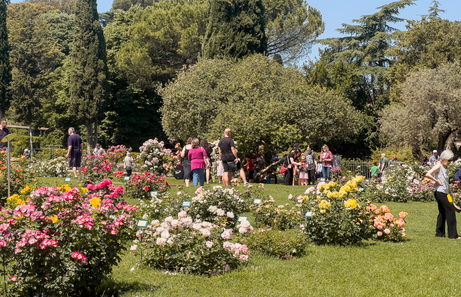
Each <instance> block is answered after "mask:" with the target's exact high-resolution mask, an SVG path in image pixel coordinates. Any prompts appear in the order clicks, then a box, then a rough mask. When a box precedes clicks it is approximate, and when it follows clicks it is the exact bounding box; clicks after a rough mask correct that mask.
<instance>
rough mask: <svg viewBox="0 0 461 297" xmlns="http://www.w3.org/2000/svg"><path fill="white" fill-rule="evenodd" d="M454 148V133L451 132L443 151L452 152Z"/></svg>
mask: <svg viewBox="0 0 461 297" xmlns="http://www.w3.org/2000/svg"><path fill="white" fill-rule="evenodd" d="M454 146H455V132H452V133H451V134H450V136H448V139H447V144H446V146H445V149H446V150H450V151H452V150H453V147H454Z"/></svg>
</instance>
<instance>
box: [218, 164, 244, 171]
mask: <svg viewBox="0 0 461 297" xmlns="http://www.w3.org/2000/svg"><path fill="white" fill-rule="evenodd" d="M229 162H231V161H229ZM222 166H223V168H224V172H229V165H227V162H226V161H222ZM240 168H242V164H240V161H238V162H237V171H239V170H240Z"/></svg>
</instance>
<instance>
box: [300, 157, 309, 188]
mask: <svg viewBox="0 0 461 297" xmlns="http://www.w3.org/2000/svg"><path fill="white" fill-rule="evenodd" d="M308 178H309V176H308V174H307V162H306V156H305V155H301V166H299V178H298V186H307V180H308Z"/></svg>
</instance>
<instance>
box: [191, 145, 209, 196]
mask: <svg viewBox="0 0 461 297" xmlns="http://www.w3.org/2000/svg"><path fill="white" fill-rule="evenodd" d="M188 156H189V160H190V168H191V169H192V181H193V183H194V187H196V186H197V185H198V179H199V178H200V186H203V185H204V184H205V175H204V174H203V170H204V169H205V167H206V164H205V159H206V160H207V163H209V161H208V155H207V154H206V151H205V150H204V149H203V147H200V146H199V141H198V139H197V138H194V140H192V149H190V150H189V154H188Z"/></svg>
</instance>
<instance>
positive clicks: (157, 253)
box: [133, 211, 251, 274]
mask: <svg viewBox="0 0 461 297" xmlns="http://www.w3.org/2000/svg"><path fill="white" fill-rule="evenodd" d="M241 227H242V226H241ZM250 227H251V226H250V225H249V224H248V225H245V227H244V228H246V230H247V232H248V231H250V230H251V228H250ZM140 235H141V234H140ZM142 235H143V239H142V241H138V240H136V241H135V243H136V245H137V247H136V248H134V247H133V250H136V251H139V249H141V252H142V253H143V255H144V257H143V261H144V264H146V265H148V266H149V267H152V268H156V269H162V270H175V271H179V272H189V273H196V274H218V273H221V272H225V271H228V270H230V269H235V268H237V267H238V266H240V265H242V264H245V263H247V261H248V255H247V252H248V247H247V246H246V245H242V244H240V243H232V242H231V240H232V236H233V230H232V229H226V228H223V227H221V226H219V225H216V224H213V223H211V222H206V221H200V220H193V219H192V218H191V217H190V216H189V215H188V214H187V213H186V212H185V211H181V212H179V213H178V215H177V218H173V217H172V216H169V217H167V218H165V219H164V220H163V221H159V220H153V221H152V222H151V224H150V225H149V226H148V228H146V230H145V231H143V234H142Z"/></svg>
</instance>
